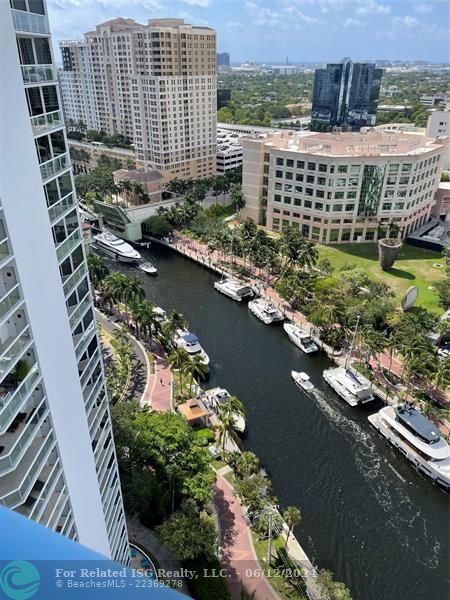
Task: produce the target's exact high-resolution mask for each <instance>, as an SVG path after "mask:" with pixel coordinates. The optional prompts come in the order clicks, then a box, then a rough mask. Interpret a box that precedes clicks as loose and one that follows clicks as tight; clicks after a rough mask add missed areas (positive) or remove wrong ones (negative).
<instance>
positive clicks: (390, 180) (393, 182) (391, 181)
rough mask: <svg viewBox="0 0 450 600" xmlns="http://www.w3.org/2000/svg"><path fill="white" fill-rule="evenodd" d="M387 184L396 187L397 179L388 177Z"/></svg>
mask: <svg viewBox="0 0 450 600" xmlns="http://www.w3.org/2000/svg"><path fill="white" fill-rule="evenodd" d="M386 183H387V185H395V184H396V183H397V177H388V178H387V181H386Z"/></svg>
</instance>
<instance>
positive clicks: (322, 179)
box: [317, 177, 327, 185]
mask: <svg viewBox="0 0 450 600" xmlns="http://www.w3.org/2000/svg"><path fill="white" fill-rule="evenodd" d="M326 183H327V180H326V178H325V177H318V178H317V185H326Z"/></svg>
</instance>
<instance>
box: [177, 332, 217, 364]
mask: <svg viewBox="0 0 450 600" xmlns="http://www.w3.org/2000/svg"><path fill="white" fill-rule="evenodd" d="M174 343H175V346H177V348H184V350H186V352H187V353H188V354H189V356H195V355H198V356H200V358H201V359H202V363H203V364H204V365H209V356H208V355H207V354H206V352H205V351H204V350H203V348H202V347H201V345H200V342H199V341H198V337H197V336H196V335H195V333H192V332H190V331H188V330H187V329H177V332H176V334H175V338H174Z"/></svg>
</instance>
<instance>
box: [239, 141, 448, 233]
mask: <svg viewBox="0 0 450 600" xmlns="http://www.w3.org/2000/svg"><path fill="white" fill-rule="evenodd" d="M447 141H448V140H445V141H444V140H443V141H440V140H436V139H431V138H426V137H423V136H418V135H413V134H406V133H385V132H383V131H380V130H374V129H372V130H369V132H368V133H341V134H334V133H309V134H301V133H293V132H283V133H274V134H268V135H266V136H259V138H258V139H251V138H244V139H243V147H244V163H243V192H244V196H245V200H246V205H245V208H244V209H243V210H242V211H241V212H242V217H243V218H245V217H250V218H252V219H254V221H256V222H257V223H264V222H266V223H267V228H268V229H270V230H274V231H280V230H281V229H282V228H283V227H295V228H296V229H299V230H300V231H301V233H302V234H303V235H304V236H305V237H307V238H308V239H311V240H315V241H317V242H321V243H323V244H329V243H341V242H371V241H374V240H376V239H378V237H380V236H383V235H385V234H386V230H387V228H388V226H389V225H390V224H391V223H395V224H396V225H397V226H398V228H399V235H400V236H401V237H402V238H403V237H405V236H406V235H407V234H409V233H410V232H412V231H414V230H415V229H417V228H418V227H419V226H420V225H422V224H423V223H425V222H426V221H427V220H428V218H429V216H430V212H431V208H432V206H433V204H434V193H435V191H436V189H437V187H438V185H439V179H440V172H441V170H442V162H443V158H444V156H445V153H446V150H447Z"/></svg>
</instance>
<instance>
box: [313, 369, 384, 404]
mask: <svg viewBox="0 0 450 600" xmlns="http://www.w3.org/2000/svg"><path fill="white" fill-rule="evenodd" d="M323 378H324V379H325V381H326V382H327V383H328V385H330V386H331V387H332V388H333V390H334V391H335V392H336V394H338V395H339V396H340V397H341V398H342V399H343V400H345V401H346V402H347V404H350V406H357V405H358V404H366V402H370V401H371V400H374V395H373V394H372V389H371V385H370V381H369V380H368V379H366V378H365V377H363V376H362V375H360V374H359V373H355V372H353V371H351V370H350V369H347V368H345V367H335V368H330V369H325V371H324V372H323Z"/></svg>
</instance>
